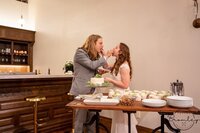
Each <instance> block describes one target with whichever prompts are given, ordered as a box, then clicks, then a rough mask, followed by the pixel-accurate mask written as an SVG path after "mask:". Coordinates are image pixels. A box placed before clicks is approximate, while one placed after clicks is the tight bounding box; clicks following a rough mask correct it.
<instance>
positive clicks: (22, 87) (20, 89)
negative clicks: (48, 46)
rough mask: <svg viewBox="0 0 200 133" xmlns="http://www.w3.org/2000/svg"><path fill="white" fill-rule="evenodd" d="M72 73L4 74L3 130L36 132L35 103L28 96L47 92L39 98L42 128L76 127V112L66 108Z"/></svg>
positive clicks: (0, 84)
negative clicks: (74, 116)
mask: <svg viewBox="0 0 200 133" xmlns="http://www.w3.org/2000/svg"><path fill="white" fill-rule="evenodd" d="M71 82H72V77H69V76H65V75H63V76H53V75H46V76H42V75H16V76H12V75H7V76H6V75H5V76H0V133H12V132H13V133H20V132H23V131H27V132H33V127H34V126H33V125H34V124H33V103H29V102H27V101H25V98H27V97H35V96H45V97H46V100H45V101H42V102H39V105H38V123H39V127H38V130H39V132H44V133H51V132H53V131H56V130H64V131H70V130H71V129H72V116H73V115H72V112H71V110H68V109H66V108H65V105H66V104H67V103H68V102H69V99H68V97H67V93H68V92H69V89H70V87H71Z"/></svg>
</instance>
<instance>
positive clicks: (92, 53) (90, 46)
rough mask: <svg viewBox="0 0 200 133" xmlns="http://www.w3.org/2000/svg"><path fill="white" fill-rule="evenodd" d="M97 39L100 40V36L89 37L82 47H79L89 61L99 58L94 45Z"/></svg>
mask: <svg viewBox="0 0 200 133" xmlns="http://www.w3.org/2000/svg"><path fill="white" fill-rule="evenodd" d="M99 38H102V37H101V36H100V35H95V34H92V35H90V36H89V37H88V38H87V39H86V41H85V43H84V44H83V46H82V47H81V48H82V49H83V50H85V51H86V53H87V54H88V55H89V57H90V59H91V60H96V59H98V58H99V54H98V52H97V51H96V49H95V44H96V42H97V40H98V39H99Z"/></svg>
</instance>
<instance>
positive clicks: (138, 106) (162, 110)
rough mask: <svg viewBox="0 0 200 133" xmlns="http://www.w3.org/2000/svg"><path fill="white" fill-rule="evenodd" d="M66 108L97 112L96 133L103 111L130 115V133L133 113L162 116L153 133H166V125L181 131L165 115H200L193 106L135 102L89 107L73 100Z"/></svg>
mask: <svg viewBox="0 0 200 133" xmlns="http://www.w3.org/2000/svg"><path fill="white" fill-rule="evenodd" d="M66 107H70V108H72V109H88V110H91V111H95V112H96V116H95V119H96V133H99V125H98V124H99V112H100V111H101V110H121V111H123V112H124V113H127V114H128V128H129V133H131V128H130V126H131V119H130V116H131V115H130V114H131V113H136V111H148V112H157V113H159V115H160V116H161V125H160V126H159V127H157V128H155V129H154V130H153V133H154V132H156V131H157V130H159V129H160V130H161V133H164V125H166V126H167V127H168V129H170V130H171V131H173V132H176V133H179V132H180V129H175V128H173V127H172V126H171V125H170V123H169V121H168V119H166V118H165V115H173V113H192V114H200V110H199V109H198V108H197V107H195V106H193V107H190V108H175V107H170V106H168V105H166V106H164V107H156V108H154V107H146V106H143V105H142V102H141V101H135V103H134V105H133V106H124V105H120V104H118V105H109V106H108V105H106V106H105V105H87V104H85V103H84V102H83V100H73V101H72V102H70V103H68V104H67V105H66Z"/></svg>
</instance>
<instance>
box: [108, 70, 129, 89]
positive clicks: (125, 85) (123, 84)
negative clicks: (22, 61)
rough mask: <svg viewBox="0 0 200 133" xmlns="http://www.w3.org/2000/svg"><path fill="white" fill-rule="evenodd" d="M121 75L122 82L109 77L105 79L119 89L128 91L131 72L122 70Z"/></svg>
mask: <svg viewBox="0 0 200 133" xmlns="http://www.w3.org/2000/svg"><path fill="white" fill-rule="evenodd" d="M119 73H120V74H121V80H115V79H112V78H109V77H105V80H106V81H108V82H110V83H112V84H114V85H115V86H117V87H119V88H123V89H127V88H128V87H129V83H130V74H129V73H130V70H129V69H126V68H120V69H119Z"/></svg>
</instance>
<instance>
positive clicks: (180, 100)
mask: <svg viewBox="0 0 200 133" xmlns="http://www.w3.org/2000/svg"><path fill="white" fill-rule="evenodd" d="M167 104H168V105H170V106H173V107H178V108H189V107H192V106H193V99H192V98H191V97H186V96H168V97H167Z"/></svg>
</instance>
